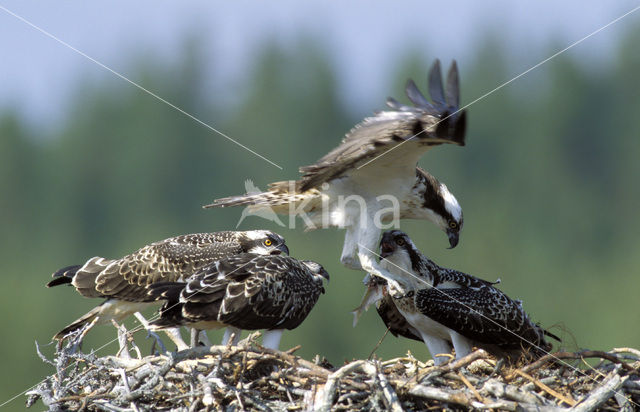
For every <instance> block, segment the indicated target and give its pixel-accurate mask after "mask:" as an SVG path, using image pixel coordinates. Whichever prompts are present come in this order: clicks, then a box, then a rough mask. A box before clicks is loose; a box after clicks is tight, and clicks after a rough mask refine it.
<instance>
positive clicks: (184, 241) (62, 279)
mask: <svg viewBox="0 0 640 412" xmlns="http://www.w3.org/2000/svg"><path fill="white" fill-rule="evenodd" d="M247 252H249V253H257V254H266V255H269V254H280V253H285V254H288V253H289V250H288V248H287V246H286V245H285V241H284V238H282V236H280V235H278V234H277V233H273V232H270V231H265V230H250V231H244V232H241V231H237V232H236V231H222V232H214V233H196V234H189V235H181V236H176V237H172V238H168V239H165V240H162V241H159V242H155V243H152V244H150V245H147V246H144V247H143V248H141V249H139V250H137V251H136V252H133V253H131V254H129V255H126V256H124V257H122V258H120V259H105V258H102V257H93V258H91V259H89V260H88V261H87V262H85V264H84V265H75V266H68V267H65V268H63V269H60V270H58V271H57V272H55V273H54V274H53V280H52V281H50V282H49V283H48V284H47V287H52V286H57V285H63V284H68V285H72V286H73V287H75V288H76V290H77V291H78V292H79V293H80V294H81V295H83V296H85V297H89V298H105V299H106V300H105V301H104V302H103V303H102V304H100V305H98V306H97V307H95V308H94V309H92V310H91V311H89V312H88V313H86V314H85V315H84V316H82V317H80V318H79V319H77V320H76V321H74V322H73V323H71V324H69V325H68V326H66V327H65V328H64V329H62V330H61V331H60V332H58V333H57V334H56V335H55V336H54V338H55V339H63V338H64V337H65V336H66V335H68V334H69V333H71V332H73V331H75V330H78V329H80V328H83V327H85V325H89V328H90V327H92V326H93V325H95V324H103V323H107V322H110V321H111V320H115V321H120V320H122V319H124V318H126V317H128V316H129V315H131V314H133V313H136V312H140V311H142V310H144V309H146V308H147V307H149V306H150V305H157V303H156V302H155V301H154V300H153V299H151V298H149V296H148V295H147V288H148V287H149V285H152V284H154V283H157V282H167V281H179V280H184V279H186V278H187V277H189V276H191V275H193V274H194V273H195V272H196V271H198V270H199V269H201V268H202V267H204V266H206V265H207V264H210V263H212V262H215V261H217V260H219V259H222V258H225V257H229V256H233V255H237V254H240V253H247ZM86 331H88V329H85V331H84V333H86ZM170 336H171V337H172V340H174V342H175V343H176V344H177V345H178V346H179V347H180V348H184V347H186V344H184V342H182V341H181V339H178V337H179V334H178V335H177V336H176V335H175V334H173V335H170ZM176 339H177V341H176Z"/></svg>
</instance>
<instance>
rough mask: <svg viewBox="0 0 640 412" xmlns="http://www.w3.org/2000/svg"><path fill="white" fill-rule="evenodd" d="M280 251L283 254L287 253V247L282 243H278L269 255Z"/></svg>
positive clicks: (277, 253)
mask: <svg viewBox="0 0 640 412" xmlns="http://www.w3.org/2000/svg"><path fill="white" fill-rule="evenodd" d="M281 253H284V254H285V255H289V248H288V247H287V245H285V244H284V243H283V244H281V245H278V246H277V248H276V249H275V250H273V251H272V252H271V255H279V254H281Z"/></svg>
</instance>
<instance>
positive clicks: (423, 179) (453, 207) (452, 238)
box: [416, 168, 464, 249]
mask: <svg viewBox="0 0 640 412" xmlns="http://www.w3.org/2000/svg"><path fill="white" fill-rule="evenodd" d="M416 174H417V183H416V190H417V191H418V193H417V194H418V195H419V196H420V197H421V198H422V207H423V210H424V212H425V215H424V217H426V218H427V219H428V220H430V221H431V222H433V223H434V224H435V225H436V226H438V227H439V228H440V229H441V230H442V231H443V232H445V233H446V234H447V237H448V238H449V245H450V249H453V248H454V247H456V245H457V244H458V241H459V239H460V230H462V225H463V223H464V219H463V216H462V208H461V207H460V204H459V203H458V200H457V199H456V197H455V196H454V195H453V194H452V193H451V192H450V191H449V189H448V188H447V185H445V184H444V183H440V182H439V181H438V179H436V178H435V177H433V176H432V175H431V174H429V173H428V172H426V171H424V170H422V169H420V168H416Z"/></svg>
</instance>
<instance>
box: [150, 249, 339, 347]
mask: <svg viewBox="0 0 640 412" xmlns="http://www.w3.org/2000/svg"><path fill="white" fill-rule="evenodd" d="M323 279H326V280H329V274H328V273H327V272H326V271H325V270H324V268H323V267H322V266H321V265H319V264H318V263H315V262H311V261H299V260H296V259H294V258H292V257H289V256H260V255H254V254H242V255H238V256H232V257H229V258H227V259H222V260H219V261H217V262H215V263H212V264H210V265H208V266H206V267H205V268H203V269H202V270H200V271H199V272H198V273H196V274H195V275H193V276H192V277H191V278H189V279H188V280H187V282H168V283H157V284H154V285H151V286H150V287H149V296H150V297H152V298H154V299H162V300H166V303H165V304H164V306H163V307H162V309H161V310H160V314H161V316H160V319H158V320H155V321H153V322H151V323H150V326H151V329H154V330H158V329H164V328H172V327H176V326H189V327H191V328H195V329H200V330H204V329H218V328H222V327H233V328H235V329H236V330H237V331H238V332H239V330H257V329H266V331H265V334H264V337H263V346H265V347H267V348H271V349H278V346H279V344H280V337H281V336H282V332H283V330H284V329H289V330H290V329H295V328H297V327H298V326H299V325H300V324H301V323H302V322H303V321H304V320H305V319H306V317H307V315H309V313H310V312H311V309H313V307H314V306H315V304H316V302H317V301H318V298H319V297H320V295H321V294H322V293H324V286H323ZM238 336H239V333H238V334H236V337H238Z"/></svg>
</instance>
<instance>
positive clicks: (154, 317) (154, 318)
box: [0, 6, 284, 408]
mask: <svg viewBox="0 0 640 412" xmlns="http://www.w3.org/2000/svg"><path fill="white" fill-rule="evenodd" d="M0 7H2V6H0ZM282 244H284V242H282V243H279V244H277V245H276V246H275V247H278V246H281V245H282ZM252 261H253V259H251V260H249V261H248V262H247V263H245V264H243V265H240V266H238V267H237V268H235V269H234V270H232V271H231V272H229V273H227V275H231V274H233V273H235V272H237V271H238V270H240V269H242V268H243V267H245V266H247V265H248V264H249V263H251V262H252ZM208 266H209V265H205V266H203V267H202V268H200V270H198V271H196V273H199V272H200V271H202V270H203V269H205V268H206V267H208ZM196 273H194V275H195V274H196ZM185 286H186V282H185ZM205 287H206V286H203V287H201V288H200V289H197V290H196V291H195V292H194V293H197V292H200V291H201V290H203V289H204V288H205ZM159 300H161V299H159ZM181 303H182V302H178V303H175V304H173V305H171V306H169V307H168V308H166V309H165V311H166V310H169V309H173V308H174V307H176V306H178V305H180V304H181ZM160 316H161V313H156V314H155V315H154V316H152V317H151V318H149V321H151V322H152V321H154V320H156V319H158V318H159V317H160ZM136 321H137V322H138V323H140V326H138V327H135V328H133V329H131V330H130V331H127V333H135V332H138V331H139V330H142V329H144V325H143V324H142V323H141V322H140V321H138V320H136ZM117 341H118V338H115V339H112V340H110V341H109V342H107V343H105V344H104V345H102V346H100V347H98V349H95V350H94V351H93V352H94V353H97V352H98V351H99V350H101V349H104V348H106V347H107V346H109V345H111V344H112V343H114V342H117ZM78 362H79V361H75V362H73V363H70V364H69V365H67V366H65V367H64V368H63V369H62V371H63V372H64V371H65V370H67V369H69V368H70V367H71V366H74V365H77V364H78ZM55 375H57V372H56V373H54V374H53V375H51V376H55ZM49 378H50V376H48V377H46V378H44V379H43V380H41V381H40V382H38V383H36V384H35V385H32V386H31V387H29V388H27V389H25V390H24V391H22V392H20V393H19V394H17V395H15V396H13V397H12V398H10V399H7V400H6V401H4V402H2V403H0V408H2V407H3V406H4V405H6V404H8V403H10V402H11V401H13V400H14V399H16V398H18V397H19V396H21V395H24V394H25V393H27V392H29V391H30V390H32V389H34V388H35V387H36V386H38V385H40V384H41V383H43V382H44V381H45V380H47V379H49Z"/></svg>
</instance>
